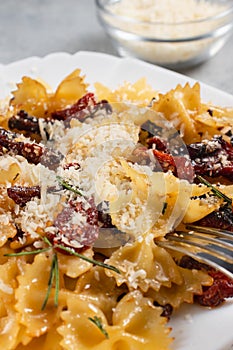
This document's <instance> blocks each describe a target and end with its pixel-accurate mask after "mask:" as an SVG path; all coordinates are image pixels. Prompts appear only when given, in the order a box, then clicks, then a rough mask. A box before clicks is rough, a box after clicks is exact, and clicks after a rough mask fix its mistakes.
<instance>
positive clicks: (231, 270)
mask: <svg viewBox="0 0 233 350" xmlns="http://www.w3.org/2000/svg"><path fill="white" fill-rule="evenodd" d="M158 245H159V246H161V247H163V248H168V249H171V250H175V251H178V252H180V253H182V254H185V255H189V256H191V257H192V258H194V259H195V260H198V261H200V262H202V263H205V264H207V265H209V266H212V267H213V268H215V269H216V270H218V271H221V272H222V273H224V274H225V275H226V276H228V277H230V278H231V279H233V265H232V263H227V262H226V261H223V260H221V259H216V257H214V256H213V255H212V254H208V253H206V252H204V251H199V252H194V251H193V250H192V246H191V245H190V242H189V243H188V244H186V243H183V242H182V241H171V240H167V241H159V242H158Z"/></svg>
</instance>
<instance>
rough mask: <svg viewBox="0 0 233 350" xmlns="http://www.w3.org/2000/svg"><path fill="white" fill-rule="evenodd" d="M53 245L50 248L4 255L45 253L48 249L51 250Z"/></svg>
mask: <svg viewBox="0 0 233 350" xmlns="http://www.w3.org/2000/svg"><path fill="white" fill-rule="evenodd" d="M50 249H51V247H48V248H44V249H37V250H32V251H28V252H19V253H9V254H4V256H24V255H36V254H40V253H44V252H47V251H48V250H50Z"/></svg>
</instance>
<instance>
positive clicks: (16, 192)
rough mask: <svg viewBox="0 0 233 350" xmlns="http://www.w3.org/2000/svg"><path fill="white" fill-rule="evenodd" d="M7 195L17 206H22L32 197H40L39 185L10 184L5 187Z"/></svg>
mask: <svg viewBox="0 0 233 350" xmlns="http://www.w3.org/2000/svg"><path fill="white" fill-rule="evenodd" d="M7 194H8V197H10V198H11V199H13V201H14V202H15V203H16V204H18V205H19V206H21V207H23V206H25V205H26V203H27V202H29V201H30V200H31V199H32V198H34V197H38V198H40V186H32V187H23V186H12V187H9V188H8V189H7Z"/></svg>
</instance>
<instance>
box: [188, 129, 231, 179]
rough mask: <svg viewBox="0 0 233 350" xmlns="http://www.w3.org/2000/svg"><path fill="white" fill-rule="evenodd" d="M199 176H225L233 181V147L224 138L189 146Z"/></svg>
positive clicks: (217, 137)
mask: <svg viewBox="0 0 233 350" xmlns="http://www.w3.org/2000/svg"><path fill="white" fill-rule="evenodd" d="M187 148H188V152H189V155H190V157H191V160H192V165H193V167H194V171H195V173H196V174H197V175H202V176H209V177H219V176H224V177H226V178H228V179H229V180H230V181H233V146H232V145H231V144H230V143H229V142H227V141H225V140H224V139H223V138H222V136H216V137H214V138H213V139H212V140H204V141H202V142H197V143H193V144H190V145H188V146H187Z"/></svg>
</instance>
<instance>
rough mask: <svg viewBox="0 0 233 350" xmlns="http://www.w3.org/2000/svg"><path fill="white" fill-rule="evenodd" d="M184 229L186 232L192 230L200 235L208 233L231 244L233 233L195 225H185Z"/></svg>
mask: <svg viewBox="0 0 233 350" xmlns="http://www.w3.org/2000/svg"><path fill="white" fill-rule="evenodd" d="M186 228H187V229H188V230H194V231H198V232H202V233H210V234H215V235H216V236H218V237H221V238H226V239H228V240H229V241H232V242H233V232H231V231H227V230H222V229H218V228H213V227H203V226H197V225H190V224H189V225H186Z"/></svg>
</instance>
